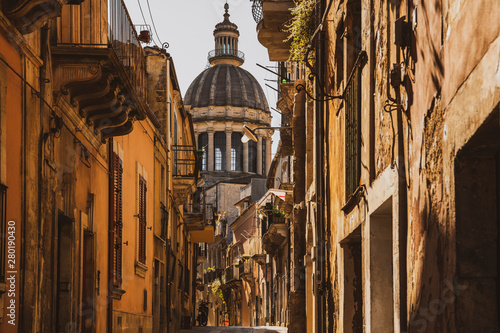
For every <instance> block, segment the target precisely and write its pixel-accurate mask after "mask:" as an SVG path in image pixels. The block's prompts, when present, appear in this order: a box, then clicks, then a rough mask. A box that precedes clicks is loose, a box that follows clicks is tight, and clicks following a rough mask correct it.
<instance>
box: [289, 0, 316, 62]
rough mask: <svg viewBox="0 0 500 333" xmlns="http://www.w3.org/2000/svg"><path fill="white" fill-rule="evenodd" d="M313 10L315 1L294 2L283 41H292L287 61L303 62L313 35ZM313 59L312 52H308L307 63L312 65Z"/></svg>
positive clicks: (301, 0) (298, 0) (299, 0)
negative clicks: (285, 37)
mask: <svg viewBox="0 0 500 333" xmlns="http://www.w3.org/2000/svg"><path fill="white" fill-rule="evenodd" d="M315 8H316V0H296V1H295V7H294V8H293V9H292V10H291V12H292V20H291V23H290V24H289V25H286V26H285V27H286V30H285V31H286V32H288V33H289V35H288V38H287V39H286V40H285V41H290V40H291V41H292V43H291V46H290V58H289V59H288V61H300V62H304V60H305V57H306V51H307V46H308V45H309V40H310V39H311V37H312V35H313V33H314V18H315ZM313 59H314V52H309V62H310V63H312V61H313Z"/></svg>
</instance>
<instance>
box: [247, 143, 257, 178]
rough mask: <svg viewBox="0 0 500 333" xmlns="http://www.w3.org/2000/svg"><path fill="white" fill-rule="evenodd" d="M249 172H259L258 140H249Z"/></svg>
mask: <svg viewBox="0 0 500 333" xmlns="http://www.w3.org/2000/svg"><path fill="white" fill-rule="evenodd" d="M248 172H253V173H256V172H257V142H255V141H252V140H250V141H248Z"/></svg>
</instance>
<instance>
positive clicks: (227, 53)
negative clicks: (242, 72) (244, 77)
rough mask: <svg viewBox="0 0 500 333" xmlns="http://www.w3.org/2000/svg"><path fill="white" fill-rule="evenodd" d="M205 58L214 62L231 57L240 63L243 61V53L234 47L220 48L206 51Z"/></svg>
mask: <svg viewBox="0 0 500 333" xmlns="http://www.w3.org/2000/svg"><path fill="white" fill-rule="evenodd" d="M207 59H208V61H209V62H210V63H211V64H215V63H217V61H218V60H222V59H232V60H234V61H236V62H237V63H239V64H240V65H241V64H243V63H244V62H245V53H243V52H241V51H238V50H235V49H223V48H222V49H216V50H212V51H210V52H208V57H207Z"/></svg>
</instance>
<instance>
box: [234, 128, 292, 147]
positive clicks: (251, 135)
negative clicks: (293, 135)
mask: <svg viewBox="0 0 500 333" xmlns="http://www.w3.org/2000/svg"><path fill="white" fill-rule="evenodd" d="M259 129H272V130H282V129H291V127H290V126H285V127H270V126H267V127H256V128H254V129H253V130H252V129H250V127H248V126H247V125H243V133H244V135H243V136H242V137H241V142H243V143H247V142H248V141H249V140H252V141H255V142H257V141H258V140H257V135H256V134H255V132H254V131H256V130H259Z"/></svg>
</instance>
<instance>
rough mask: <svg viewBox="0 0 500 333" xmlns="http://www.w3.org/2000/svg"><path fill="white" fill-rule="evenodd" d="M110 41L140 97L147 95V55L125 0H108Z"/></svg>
mask: <svg viewBox="0 0 500 333" xmlns="http://www.w3.org/2000/svg"><path fill="white" fill-rule="evenodd" d="M108 29H109V30H108V41H109V44H110V45H111V47H112V48H113V50H114V52H115V53H116V56H117V57H118V59H119V60H120V61H121V63H122V65H123V68H124V69H125V72H126V74H127V76H128V78H129V80H130V84H131V85H132V86H133V88H134V90H135V92H136V94H137V96H138V97H139V98H145V96H146V77H145V73H146V71H145V68H146V67H145V66H146V60H145V59H146V56H145V54H144V50H143V49H142V46H141V43H140V42H139V38H138V36H137V32H136V30H135V27H134V24H133V23H132V20H131V19H130V15H129V13H128V10H127V7H126V6H125V4H124V3H123V0H109V1H108Z"/></svg>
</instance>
